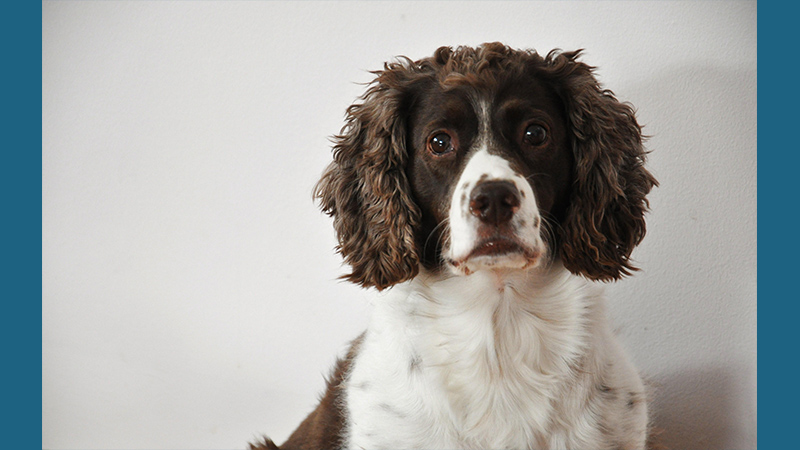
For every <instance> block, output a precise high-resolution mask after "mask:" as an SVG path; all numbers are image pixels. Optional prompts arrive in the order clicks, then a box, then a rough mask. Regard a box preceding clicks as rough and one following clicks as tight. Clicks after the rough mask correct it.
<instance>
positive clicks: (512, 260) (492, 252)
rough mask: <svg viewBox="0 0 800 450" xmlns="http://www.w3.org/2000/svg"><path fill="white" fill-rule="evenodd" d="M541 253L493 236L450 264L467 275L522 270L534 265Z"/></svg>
mask: <svg viewBox="0 0 800 450" xmlns="http://www.w3.org/2000/svg"><path fill="white" fill-rule="evenodd" d="M541 253H542V252H541V251H540V250H539V249H537V248H535V247H531V246H529V245H525V244H523V243H522V242H520V241H518V240H516V239H512V238H508V237H503V236H494V237H491V238H487V239H484V240H481V241H480V242H478V244H477V245H475V246H474V247H473V249H472V250H471V251H470V252H469V253H468V254H467V256H466V257H463V258H458V259H455V260H451V261H450V264H451V265H452V266H453V268H454V269H455V270H457V271H459V272H463V273H465V274H467V275H468V274H470V273H472V272H475V271H477V270H480V269H524V268H527V267H530V266H531V265H534V264H536V262H538V261H539V259H540V256H541Z"/></svg>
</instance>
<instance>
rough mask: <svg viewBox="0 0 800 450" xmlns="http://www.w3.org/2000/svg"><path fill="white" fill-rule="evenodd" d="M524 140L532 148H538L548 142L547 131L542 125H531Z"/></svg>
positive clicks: (526, 130)
mask: <svg viewBox="0 0 800 450" xmlns="http://www.w3.org/2000/svg"><path fill="white" fill-rule="evenodd" d="M523 140H524V141H525V143H526V144H528V145H530V146H533V147H538V146H540V145H542V144H544V143H545V141H546V140H547V130H546V129H545V128H544V127H543V126H541V125H535V124H534V125H529V126H528V128H526V129H525V136H524V137H523Z"/></svg>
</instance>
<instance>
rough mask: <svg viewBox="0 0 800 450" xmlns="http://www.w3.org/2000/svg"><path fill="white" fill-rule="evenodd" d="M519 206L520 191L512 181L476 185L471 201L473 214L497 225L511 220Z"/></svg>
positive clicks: (487, 182) (470, 207) (470, 208)
mask: <svg viewBox="0 0 800 450" xmlns="http://www.w3.org/2000/svg"><path fill="white" fill-rule="evenodd" d="M519 206H520V196H519V191H518V190H517V187H516V186H514V184H513V183H511V182H510V181H486V182H484V183H481V184H479V185H477V186H475V189H473V191H472V195H471V196H470V201H469V211H470V213H471V214H472V215H473V216H475V217H477V218H479V219H480V220H481V221H483V222H486V223H488V224H491V225H495V226H496V225H501V224H504V223H506V222H508V221H510V220H511V218H512V217H513V216H514V213H515V212H517V210H518V209H519Z"/></svg>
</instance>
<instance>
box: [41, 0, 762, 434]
mask: <svg viewBox="0 0 800 450" xmlns="http://www.w3.org/2000/svg"><path fill="white" fill-rule="evenodd" d="M756 19H757V17H756V3H755V2H670V1H655V2H615V1H604V2H577V1H575V2H501V1H492V2H310V1H308V2H307V1H301V2H291V3H289V2H67V1H63V2H61V1H60V2H44V3H43V8H42V29H43V31H42V141H43V150H42V160H43V162H42V246H43V250H42V258H43V261H42V291H43V298H42V445H43V448H48V449H68V448H88V449H91V448H106V449H123V448H124V449H136V448H149V449H184V448H196V449H223V448H243V447H245V446H246V442H247V441H248V440H250V439H253V438H255V437H256V436H257V435H259V434H261V433H267V434H269V435H270V436H271V437H272V438H274V439H275V440H276V441H278V442H280V441H282V440H283V439H285V438H286V437H288V435H289V433H291V431H292V430H293V429H294V427H296V426H297V425H298V424H299V423H300V421H301V420H302V419H303V418H304V417H305V415H306V414H307V413H308V412H309V411H310V410H311V409H312V408H313V407H314V405H315V403H316V400H317V396H318V394H319V393H320V392H321V390H322V389H323V386H324V381H323V377H324V375H326V374H327V373H328V371H329V369H330V366H331V365H332V363H333V361H334V359H335V357H336V356H337V355H340V354H341V353H342V352H343V351H344V349H345V348H346V346H347V343H348V342H349V340H351V339H353V338H354V337H355V336H357V335H358V334H359V333H360V332H361V331H362V330H363V328H364V327H365V326H366V322H367V320H368V317H369V310H370V306H369V302H370V299H371V298H372V297H373V296H374V292H373V291H369V290H362V289H359V288H357V287H355V286H352V285H349V284H347V283H344V282H341V281H338V280H337V277H338V276H339V275H341V274H342V273H344V272H345V268H343V267H342V266H341V260H340V258H339V257H338V256H337V255H335V254H334V252H333V247H334V245H335V240H334V235H333V230H332V227H331V222H330V219H329V218H328V217H327V216H324V215H323V214H322V213H320V212H319V210H318V209H317V206H316V205H315V204H314V203H313V201H312V199H311V191H312V188H313V185H314V183H315V182H316V180H317V179H318V177H319V175H320V174H321V172H322V170H323V169H324V168H325V166H326V165H327V164H328V162H329V161H330V141H329V136H331V135H333V134H335V133H337V132H338V131H339V130H340V128H341V126H342V124H343V118H344V110H345V108H346V107H347V106H348V105H349V104H351V103H352V102H353V101H354V100H355V99H356V98H357V97H358V96H359V95H360V94H361V93H362V92H363V90H364V86H363V84H362V83H366V82H369V81H370V80H371V75H370V74H369V71H370V70H376V69H380V68H381V67H382V64H383V62H384V61H386V60H390V59H391V58H392V57H394V56H397V55H407V56H409V57H411V58H413V59H417V58H421V57H425V56H429V55H430V54H432V52H433V50H434V49H435V48H437V47H438V46H441V45H450V46H457V45H461V44H465V45H477V44H480V43H482V42H487V41H502V42H504V43H506V44H508V45H511V46H512V47H516V48H535V49H537V50H538V51H539V52H540V53H546V52H547V51H549V50H550V49H552V48H562V49H565V50H572V49H576V48H584V49H586V51H585V55H584V57H583V60H584V61H585V62H587V63H589V64H591V65H594V66H597V67H598V72H597V73H598V78H599V79H600V80H601V82H602V83H603V84H604V85H605V86H606V87H608V88H610V89H612V90H613V91H614V92H615V93H616V94H617V96H618V97H619V98H620V99H622V100H625V101H629V102H631V103H632V104H634V105H635V107H636V109H637V112H638V113H637V114H638V118H639V121H640V123H642V124H644V125H645V133H646V134H648V135H650V136H651V138H650V140H649V141H648V144H647V146H648V148H649V149H650V150H651V151H652V154H651V155H650V158H649V168H650V169H651V171H652V172H653V173H654V175H655V176H656V177H657V178H658V180H659V182H660V184H661V187H659V188H657V189H655V190H654V191H653V193H652V194H651V195H650V201H651V207H652V212H651V213H650V214H649V216H648V234H647V237H646V238H645V240H644V242H643V243H642V245H641V246H640V247H639V248H637V250H636V251H635V252H634V255H633V256H634V259H635V260H636V261H637V262H638V265H639V266H640V267H641V268H642V271H640V272H638V273H637V274H636V275H635V276H633V277H631V278H628V279H625V280H623V281H621V282H618V283H614V284H609V285H608V286H607V292H608V296H609V299H610V300H609V307H610V315H611V318H612V320H613V321H614V323H615V324H616V325H617V326H618V329H619V334H620V336H621V339H622V340H623V342H624V344H625V345H626V346H627V347H628V349H629V350H630V352H631V354H632V357H633V359H634V361H635V362H636V364H637V366H638V367H639V368H640V369H641V371H642V372H643V373H644V374H645V375H646V377H647V378H648V379H650V380H651V381H652V382H653V384H654V386H655V387H656V393H655V399H654V402H653V404H652V407H651V411H652V416H653V421H654V424H655V425H656V426H657V427H658V428H660V429H663V433H662V435H661V440H662V442H663V443H664V444H665V445H667V446H668V447H670V448H705V449H723V448H725V449H738V448H742V449H743V448H755V447H756V443H757V432H756V429H757V410H756V404H757V375H756V373H757V370H756V368H757V355H756V344H757V328H756V321H757V313H756V312H757V308H756V297H757V295H756V291H757V289H756V283H757V276H756V269H757V259H756V250H757V240H756V231H757V220H756V194H757V189H756V161H757V158H756V142H757V111H756V100H757V95H756V79H757V77H756V76H757V72H756V61H757V52H756Z"/></svg>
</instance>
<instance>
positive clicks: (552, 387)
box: [250, 43, 658, 450]
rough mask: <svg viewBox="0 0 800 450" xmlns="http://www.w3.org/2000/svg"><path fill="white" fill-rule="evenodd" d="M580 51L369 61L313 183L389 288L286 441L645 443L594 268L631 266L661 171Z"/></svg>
mask: <svg viewBox="0 0 800 450" xmlns="http://www.w3.org/2000/svg"><path fill="white" fill-rule="evenodd" d="M581 52H582V51H581V50H578V51H572V52H564V51H561V50H553V51H551V52H549V53H548V54H547V55H546V56H544V57H543V56H540V55H539V54H538V53H537V52H536V51H533V50H517V49H512V48H510V47H508V46H506V45H503V44H501V43H486V44H483V45H480V46H477V47H474V48H473V47H466V46H462V47H457V48H451V47H441V48H439V49H438V50H436V51H435V53H434V55H433V56H432V57H428V58H424V59H420V60H417V61H412V60H411V59H409V58H406V57H399V58H397V59H396V60H394V61H392V62H389V63H386V64H384V67H383V70H379V71H375V72H373V74H374V75H375V79H374V81H373V82H372V83H371V84H370V85H369V86H368V88H367V90H366V93H365V94H364V95H363V97H362V98H361V99H359V101H357V102H356V103H355V104H353V105H352V106H350V107H349V108H348V109H347V119H346V124H345V126H344V127H343V129H342V131H341V133H340V134H339V135H337V136H335V137H334V148H333V162H332V163H331V164H330V166H329V167H328V168H327V169H326V171H325V172H324V174H323V175H322V178H321V179H320V181H319V182H318V184H317V186H316V187H315V197H316V198H317V199H318V200H319V202H320V205H321V208H322V210H323V211H324V212H325V213H327V214H329V215H330V216H332V217H333V225H334V228H335V231H336V235H337V238H338V242H339V245H338V247H337V249H338V252H340V253H341V255H342V256H343V258H344V260H345V261H346V263H347V264H348V265H349V266H350V268H351V270H350V271H349V273H348V274H347V275H345V276H344V277H343V278H345V279H347V280H349V281H351V282H353V283H356V284H358V285H361V286H363V287H374V288H376V290H377V291H379V293H378V298H377V299H376V301H375V304H374V310H373V314H372V318H371V320H370V324H369V326H368V328H367V330H366V331H365V332H364V333H363V334H362V335H361V336H359V337H358V338H357V339H355V340H354V341H353V342H352V345H351V346H350V348H349V350H348V352H347V354H346V356H345V357H343V358H341V359H339V360H338V362H337V363H336V365H335V368H334V370H333V373H332V375H331V377H330V378H329V380H328V382H327V390H326V392H325V393H324V395H323V396H322V397H321V400H320V403H319V405H318V406H317V407H316V409H315V410H314V411H313V412H311V414H310V415H309V416H308V417H307V418H306V419H305V420H304V421H303V422H302V423H301V424H300V426H299V427H298V428H297V430H296V431H294V433H293V434H292V435H291V436H290V437H289V439H288V440H287V441H286V442H285V443H284V444H283V445H282V446H281V447H280V448H282V449H334V448H364V449H406V448H416V449H456V448H465V449H493V448H503V449H509V448H515V449H578V448H583V449H594V450H600V449H641V448H645V445H646V441H647V437H648V429H649V424H648V413H647V408H648V405H647V393H646V392H647V391H646V388H645V385H644V383H643V381H642V378H641V376H640V375H639V373H638V371H637V370H636V369H635V368H634V366H633V365H632V363H631V362H630V360H629V358H628V357H627V355H626V353H625V351H624V350H623V348H622V347H621V345H620V343H619V342H618V340H617V339H616V338H615V336H614V334H613V332H612V329H611V327H610V325H609V323H608V321H607V319H606V312H605V306H604V302H605V299H604V297H603V293H602V284H601V283H598V281H599V282H604V281H614V280H618V279H620V278H622V277H624V276H627V275H630V274H631V273H632V272H633V271H635V270H638V268H636V267H635V266H634V265H633V263H632V261H631V259H630V256H631V252H632V250H633V249H634V247H635V246H637V245H638V244H639V243H640V242H641V240H642V238H643V237H644V235H645V221H644V214H645V213H646V212H647V211H648V209H649V203H648V201H647V199H646V195H647V194H648V193H649V192H650V190H651V189H652V188H653V187H654V186H657V185H658V183H657V181H656V179H655V178H654V177H653V175H652V174H651V173H650V172H649V171H648V170H647V169H646V168H645V159H646V155H647V152H646V150H645V149H644V146H643V136H642V132H641V126H640V125H639V124H638V123H637V120H636V118H635V113H634V110H633V108H632V106H631V105H629V104H626V103H623V102H620V101H618V100H617V99H616V97H615V96H614V94H613V92H611V91H609V90H606V89H603V88H602V87H601V86H600V84H599V83H598V81H597V80H596V78H595V77H594V70H595V68H594V67H591V66H589V65H587V64H585V63H583V62H581V61H579V59H580V58H579V57H580V56H581ZM275 448H278V446H276V445H275V444H274V442H273V441H271V440H270V439H268V438H266V437H264V438H262V439H261V440H259V441H258V442H256V443H251V444H250V449H251V450H264V449H275Z"/></svg>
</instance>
